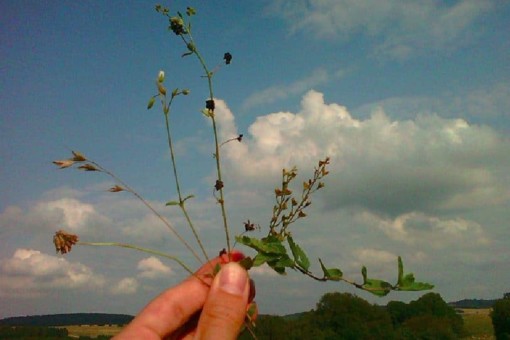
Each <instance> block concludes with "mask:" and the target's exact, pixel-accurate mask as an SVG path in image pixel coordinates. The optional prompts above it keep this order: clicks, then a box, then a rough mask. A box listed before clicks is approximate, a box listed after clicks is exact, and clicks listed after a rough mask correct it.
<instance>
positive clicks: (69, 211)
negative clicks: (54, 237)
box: [36, 198, 95, 231]
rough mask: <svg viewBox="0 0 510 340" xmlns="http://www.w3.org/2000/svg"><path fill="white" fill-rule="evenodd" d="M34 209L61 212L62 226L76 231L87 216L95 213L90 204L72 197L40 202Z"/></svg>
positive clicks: (85, 220)
mask: <svg viewBox="0 0 510 340" xmlns="http://www.w3.org/2000/svg"><path fill="white" fill-rule="evenodd" d="M36 209H38V210H40V211H50V212H55V211H56V212H59V213H60V214H62V223H63V226H62V228H66V229H70V230H72V231H77V230H80V229H82V228H83V227H84V226H86V224H87V218H88V217H89V216H90V215H92V214H94V213H95V210H94V207H93V206H92V205H91V204H87V203H83V202H80V201H79V200H77V199H74V198H61V199H58V200H54V201H49V202H40V203H39V204H38V205H37V207H36Z"/></svg>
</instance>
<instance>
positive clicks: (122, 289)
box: [110, 277, 140, 295]
mask: <svg viewBox="0 0 510 340" xmlns="http://www.w3.org/2000/svg"><path fill="white" fill-rule="evenodd" d="M139 286H140V284H139V283H138V281H137V280H136V279H134V278H131V277H125V278H123V279H121V280H120V281H119V282H117V283H116V284H115V285H113V286H112V287H111V289H110V291H111V293H112V294H114V295H132V294H135V293H136V292H137V290H138V288H139Z"/></svg>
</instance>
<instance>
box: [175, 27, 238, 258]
mask: <svg viewBox="0 0 510 340" xmlns="http://www.w3.org/2000/svg"><path fill="white" fill-rule="evenodd" d="M188 36H189V39H190V41H189V43H191V44H192V46H194V48H193V51H192V52H193V54H195V55H196V56H197V58H198V61H199V62H200V64H201V65H202V68H203V69H204V72H205V75H206V76H207V83H208V86H209V98H210V100H214V92H213V85H212V76H213V74H212V73H211V72H210V71H209V69H208V68H207V65H206V63H205V60H204V58H203V57H202V55H201V54H200V52H198V50H197V49H196V46H195V43H194V41H193V36H192V35H191V32H188ZM181 37H182V39H183V40H184V42H185V43H186V45H187V46H188V43H187V42H186V39H184V37H183V36H182V35H181ZM211 120H212V126H213V132H214V145H215V150H214V158H215V160H216V172H217V175H218V181H220V182H221V183H223V179H222V177H221V158H220V147H219V145H220V143H219V141H218V129H217V127H216V118H215V116H214V112H213V114H212V115H211ZM218 191H219V192H220V198H219V200H218V201H219V203H220V206H221V215H222V217H223V229H224V230H225V239H226V242H227V254H229V256H230V251H231V247H230V231H229V228H228V221H227V209H226V207H225V198H224V194H223V188H222V187H220V188H219V190H218Z"/></svg>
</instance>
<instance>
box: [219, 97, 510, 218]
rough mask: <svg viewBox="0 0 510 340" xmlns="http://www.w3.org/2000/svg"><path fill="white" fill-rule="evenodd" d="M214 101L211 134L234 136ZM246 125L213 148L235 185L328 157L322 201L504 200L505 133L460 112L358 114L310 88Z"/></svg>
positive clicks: (226, 114) (393, 211) (400, 209)
mask: <svg viewBox="0 0 510 340" xmlns="http://www.w3.org/2000/svg"><path fill="white" fill-rule="evenodd" d="M218 104H219V105H217V116H218V121H219V122H220V123H221V124H220V132H221V135H222V136H223V138H228V137H231V136H235V135H236V134H237V128H236V126H235V122H234V119H233V115H232V113H231V112H230V110H229V109H228V107H227V106H226V105H225V103H224V102H222V101H219V102H218ZM224 122H228V124H224ZM248 131H249V136H246V137H245V139H244V140H243V142H242V143H231V144H230V145H228V147H225V148H224V151H223V156H224V159H225V160H226V161H227V162H228V165H229V167H228V168H230V169H231V172H230V173H229V175H231V176H232V177H236V176H237V179H238V180H239V181H243V185H244V186H245V189H246V187H247V186H248V185H249V183H250V180H251V181H252V182H253V183H255V182H257V183H258V184H257V186H259V187H260V183H266V184H268V183H277V180H278V178H279V176H280V174H281V169H282V168H283V167H285V168H290V167H292V166H294V165H296V166H297V167H298V169H300V170H301V171H302V172H305V173H309V172H310V171H311V169H312V168H313V166H314V165H315V164H316V162H317V161H318V160H319V159H321V158H324V157H325V156H330V157H331V163H332V164H331V167H330V168H331V169H330V170H331V173H330V175H329V177H328V178H327V179H326V190H325V192H324V196H325V198H326V200H327V205H328V206H329V208H342V207H348V206H353V207H356V206H358V207H363V208H367V209H369V210H373V211H378V212H381V213H385V214H389V215H392V216H398V215H400V214H402V213H406V212H412V211H417V210H418V211H429V210H434V209H450V210H451V209H467V208H472V207H474V206H483V205H492V204H501V203H504V202H507V201H508V199H509V198H510V188H509V184H508V183H509V182H510V178H509V176H508V174H506V172H505V171H504V170H503V169H505V168H507V166H508V165H510V141H509V140H508V139H507V138H504V137H503V136H501V135H499V134H498V133H497V132H495V131H494V130H492V129H490V128H487V127H483V126H476V125H469V124H468V123H467V122H466V121H464V120H462V119H445V118H441V117H439V116H437V115H421V116H418V117H416V118H415V119H412V120H411V119H409V120H401V121H399V120H391V119H389V118H388V116H387V115H386V114H385V112H384V111H382V110H378V111H375V112H373V113H372V115H371V116H370V117H369V118H367V119H364V120H361V119H356V118H353V117H352V116H351V114H350V113H349V112H348V111H347V109H346V108H345V107H343V106H340V105H338V104H326V103H325V102H324V98H323V95H322V94H321V93H318V92H315V91H310V92H308V93H307V94H306V95H305V96H304V97H303V100H302V102H301V110H300V111H299V112H297V113H291V112H278V113H272V114H268V115H266V116H260V117H258V118H257V120H256V121H255V122H254V123H253V124H252V125H251V126H250V127H249V129H248ZM268 181H271V182H268Z"/></svg>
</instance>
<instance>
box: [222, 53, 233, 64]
mask: <svg viewBox="0 0 510 340" xmlns="http://www.w3.org/2000/svg"><path fill="white" fill-rule="evenodd" d="M223 60H225V64H226V65H229V64H230V62H231V61H232V54H230V53H229V52H227V53H225V54H224V55H223Z"/></svg>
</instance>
